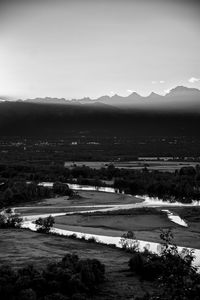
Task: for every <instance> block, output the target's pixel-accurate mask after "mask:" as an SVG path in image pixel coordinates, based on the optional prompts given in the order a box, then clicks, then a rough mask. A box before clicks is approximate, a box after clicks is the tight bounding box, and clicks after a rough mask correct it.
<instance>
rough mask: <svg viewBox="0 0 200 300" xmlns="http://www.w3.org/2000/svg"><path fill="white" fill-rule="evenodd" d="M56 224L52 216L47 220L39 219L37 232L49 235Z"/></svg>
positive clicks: (36, 222)
mask: <svg viewBox="0 0 200 300" xmlns="http://www.w3.org/2000/svg"><path fill="white" fill-rule="evenodd" d="M54 223H55V220H54V217H52V216H49V217H47V218H39V219H37V220H36V221H35V224H36V228H37V231H38V232H41V233H49V232H50V230H51V228H52V227H53V224H54Z"/></svg>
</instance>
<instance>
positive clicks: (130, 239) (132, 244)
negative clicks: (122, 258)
mask: <svg viewBox="0 0 200 300" xmlns="http://www.w3.org/2000/svg"><path fill="white" fill-rule="evenodd" d="M119 244H120V245H121V247H122V249H125V250H127V251H129V252H138V251H139V242H138V241H137V240H136V237H135V234H134V232H132V231H128V232H127V233H124V234H123V235H122V237H121V239H120V241H119Z"/></svg>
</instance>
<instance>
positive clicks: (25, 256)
mask: <svg viewBox="0 0 200 300" xmlns="http://www.w3.org/2000/svg"><path fill="white" fill-rule="evenodd" d="M0 238H1V252H0V265H2V264H9V265H11V266H13V267H15V268H19V267H23V266H25V265H27V264H33V265H34V266H37V267H43V266H44V265H45V264H47V263H49V262H54V261H58V260H60V259H61V258H62V257H63V256H64V255H66V254H67V253H76V254H77V255H78V256H79V257H80V258H81V259H87V258H93V259H94V258H95V259H98V260H100V261H101V262H102V263H103V264H105V267H106V280H105V283H103V284H102V285H101V286H100V290H99V292H98V294H97V296H96V297H95V298H93V299H116V300H117V299H119V300H120V299H121V300H122V299H133V297H134V296H142V295H143V294H144V289H146V288H148V290H149V291H151V290H152V287H151V286H152V284H150V283H147V282H143V283H142V284H141V282H140V281H139V279H138V278H137V277H135V276H134V277H133V276H130V275H131V273H130V271H129V270H128V261H129V259H130V257H131V254H129V253H126V252H124V251H121V250H119V249H112V248H109V247H107V246H104V245H98V244H93V243H88V242H85V241H81V240H73V239H68V238H63V237H59V236H52V235H45V234H40V233H35V232H31V231H28V230H20V229H19V230H9V229H7V230H2V229H1V231H0Z"/></svg>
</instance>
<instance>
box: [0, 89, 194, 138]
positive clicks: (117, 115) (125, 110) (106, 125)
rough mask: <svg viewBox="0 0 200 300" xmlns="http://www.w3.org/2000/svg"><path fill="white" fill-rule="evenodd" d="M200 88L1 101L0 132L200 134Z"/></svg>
mask: <svg viewBox="0 0 200 300" xmlns="http://www.w3.org/2000/svg"><path fill="white" fill-rule="evenodd" d="M198 128H200V90H198V89H191V88H186V87H182V86H179V87H176V88H174V89H172V90H171V91H170V92H169V93H168V94H167V95H165V96H160V95H157V94H155V93H151V94H150V95H149V96H148V97H142V96H140V95H138V94H137V93H132V94H131V95H129V96H127V97H121V96H119V95H114V96H112V97H109V96H103V97H100V98H98V99H95V100H91V99H90V98H83V99H79V100H75V99H74V100H65V99H64V98H61V99H60V98H36V99H27V100H18V101H7V100H5V99H2V101H1V102H0V136H6V135H12V136H13V135H18V136H22V135H23V136H40V135H43V136H47V135H53V136H67V135H68V134H70V132H73V134H74V133H76V134H79V133H80V132H82V131H83V130H85V131H88V132H93V133H94V134H95V135H103V136H107V135H111V136H116V135H121V136H125V135H127V136H132V137H134V136H169V135H173V136H199V137H200V132H199V130H198Z"/></svg>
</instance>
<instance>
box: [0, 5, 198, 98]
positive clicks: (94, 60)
mask: <svg viewBox="0 0 200 300" xmlns="http://www.w3.org/2000/svg"><path fill="white" fill-rule="evenodd" d="M199 36H200V1H198V0H197V1H194V0H187V1H186V0H57V1H55V0H0V98H3V97H6V98H8V99H26V98H35V97H58V98H61V97H64V98H67V99H72V98H83V97H87V96H88V97H91V98H97V97H100V96H102V95H110V96H112V95H113V94H119V95H123V96H127V95H128V94H130V93H131V92H133V91H136V92H138V93H140V94H141V95H148V94H149V93H151V92H152V91H154V92H156V93H160V94H164V93H166V92H167V91H169V89H170V88H172V87H174V86H177V85H184V86H188V87H195V88H199V89H200V54H199V53H200V38H199Z"/></svg>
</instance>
